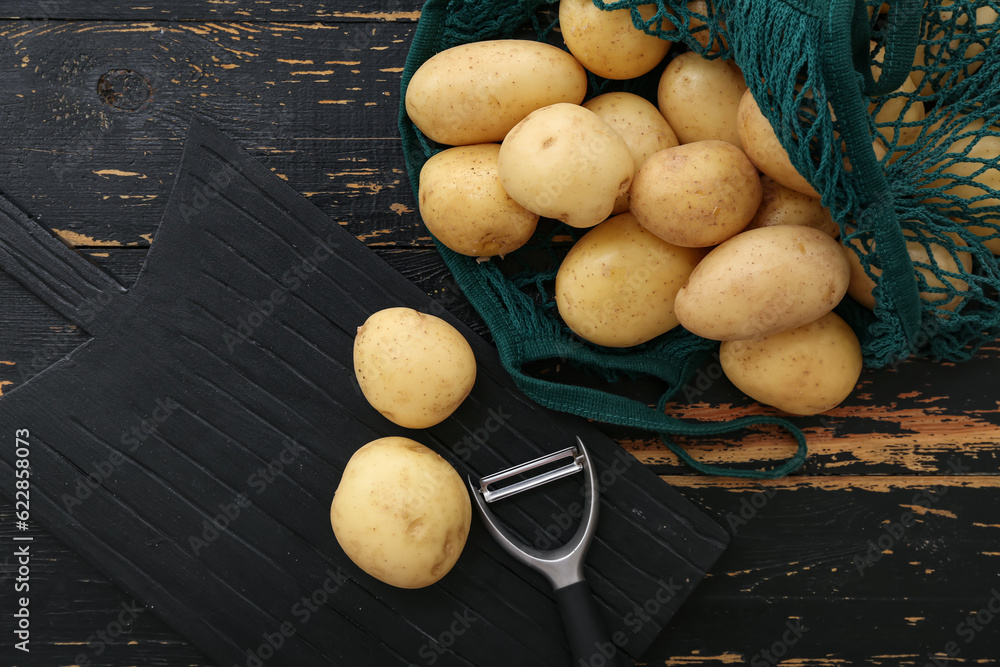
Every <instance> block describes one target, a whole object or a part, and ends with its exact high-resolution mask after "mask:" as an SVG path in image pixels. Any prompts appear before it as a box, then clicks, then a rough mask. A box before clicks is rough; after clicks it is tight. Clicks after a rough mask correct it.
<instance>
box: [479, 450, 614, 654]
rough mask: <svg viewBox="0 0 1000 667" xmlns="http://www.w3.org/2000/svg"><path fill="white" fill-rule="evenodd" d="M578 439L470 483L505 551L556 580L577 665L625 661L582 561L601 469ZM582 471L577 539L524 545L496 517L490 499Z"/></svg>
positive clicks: (593, 519)
mask: <svg viewBox="0 0 1000 667" xmlns="http://www.w3.org/2000/svg"><path fill="white" fill-rule="evenodd" d="M576 443H577V444H576V445H575V446H573V447H567V448H566V449H562V450H560V451H557V452H553V453H551V454H546V455H545V456H541V457H539V458H537V459H534V460H532V461H528V462H526V463H521V464H519V465H516V466H513V467H511V468H507V469H506V470H501V471H500V472H496V473H493V474H492V475H486V476H485V477H482V478H481V479H480V480H479V483H478V484H477V483H476V482H475V481H473V479H472V477H471V476H470V477H469V487H470V488H471V490H472V497H473V499H474V500H475V505H476V507H477V508H478V509H479V514H480V516H481V517H482V518H483V521H484V522H485V523H486V528H487V529H488V530H489V532H490V534H491V535H493V537H494V539H496V541H497V542H498V543H499V544H500V546H501V547H503V549H504V551H506V552H507V553H509V554H510V555H511V556H513V557H514V558H516V559H517V560H519V561H520V562H522V563H524V564H525V565H528V566H529V567H531V568H534V569H535V570H537V571H539V572H541V573H542V574H543V575H545V577H546V578H547V579H548V580H549V583H551V584H552V587H553V589H554V592H555V599H556V604H557V605H558V607H559V612H560V613H561V615H562V618H563V622H564V624H565V626H566V634H567V636H568V638H569V645H570V651H571V653H572V655H573V666H574V667H585V666H588V665H625V664H626V662H625V660H624V658H623V656H622V654H621V651H620V649H619V647H617V646H616V645H615V644H613V643H611V641H610V640H609V638H608V631H607V628H606V627H605V625H604V621H603V620H602V618H601V614H600V611H599V610H598V608H597V603H596V601H595V600H594V597H593V595H592V594H591V592H590V587H589V586H588V585H587V582H586V580H585V579H584V577H583V561H584V558H585V557H586V555H587V548H588V547H589V546H590V542H591V539H592V538H593V537H594V532H595V530H596V529H597V508H598V505H599V498H598V496H599V493H598V487H597V474H596V473H595V472H594V467H593V465H592V464H591V461H590V455H589V454H588V453H587V449H586V448H585V447H584V446H583V441H582V440H581V439H580V437H579V436H577V438H576ZM563 459H570V461H569V462H567V463H565V464H564V465H562V466H561V467H559V468H554V469H549V470H547V471H546V472H543V473H539V474H537V475H535V476H534V477H530V478H528V479H523V480H520V481H517V482H511V483H509V484H507V485H506V486H500V487H499V488H490V486H491V485H493V484H496V483H498V482H503V481H504V480H508V479H510V478H513V477H517V476H519V475H522V474H523V473H527V472H529V471H531V470H537V469H538V468H541V467H543V466H549V465H550V464H554V463H557V462H559V461H561V460H563ZM578 472H583V473H584V492H585V496H584V505H585V510H584V512H585V513H584V516H583V519H582V520H581V522H580V526H579V527H578V528H577V530H576V534H574V535H573V537H572V539H570V540H569V541H568V542H567V543H566V544H564V545H562V546H560V547H558V548H556V549H552V550H550V551H543V550H541V549H537V548H534V547H531V546H528V545H526V544H523V543H522V542H521V541H520V540H518V539H517V538H516V537H514V535H513V534H512V533H511V532H510V531H509V530H508V529H507V528H505V527H504V526H503V525H502V524H501V523H500V522H499V521H498V520H497V518H496V516H494V514H493V512H491V511H490V509H489V504H490V503H492V502H496V501H498V500H501V499H503V498H507V497H510V496H513V495H515V494H517V493H521V492H523V491H527V490H529V489H533V488H535V487H538V486H541V485H543V484H547V483H549V482H552V481H555V480H557V479H561V478H563V477H567V476H569V475H573V474H575V473H578Z"/></svg>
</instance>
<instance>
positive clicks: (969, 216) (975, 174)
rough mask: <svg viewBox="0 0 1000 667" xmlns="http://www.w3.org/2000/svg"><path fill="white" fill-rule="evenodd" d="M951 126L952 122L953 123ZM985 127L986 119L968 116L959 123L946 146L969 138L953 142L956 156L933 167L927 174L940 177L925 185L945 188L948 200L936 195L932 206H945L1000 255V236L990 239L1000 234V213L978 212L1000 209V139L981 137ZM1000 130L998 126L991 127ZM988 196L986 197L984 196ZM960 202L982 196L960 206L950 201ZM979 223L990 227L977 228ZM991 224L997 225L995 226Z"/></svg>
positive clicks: (981, 226)
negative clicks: (971, 118)
mask: <svg viewBox="0 0 1000 667" xmlns="http://www.w3.org/2000/svg"><path fill="white" fill-rule="evenodd" d="M943 121H944V119H941V120H938V121H937V122H935V123H933V124H932V125H931V127H930V128H928V130H927V131H928V133H930V132H933V131H935V130H936V129H937V127H938V126H940V124H941V123H942V122H943ZM949 124H950V123H949ZM984 125H985V122H984V120H983V119H973V120H972V121H968V120H966V119H965V118H964V117H963V118H961V120H960V121H959V127H961V129H960V130H958V131H956V132H953V133H951V134H950V135H946V136H945V138H944V139H942V140H940V141H941V142H942V143H943V142H945V141H951V139H952V135H956V134H959V132H961V133H962V134H965V135H966V136H964V137H962V138H960V139H957V140H955V141H951V143H950V145H949V146H948V153H951V154H952V155H951V156H949V157H946V158H945V159H944V160H943V161H941V162H940V163H938V164H935V165H931V166H929V167H928V168H927V169H926V171H929V172H933V171H937V170H938V169H939V167H940V171H937V174H936V175H937V178H935V179H934V180H933V181H931V182H929V183H927V185H925V186H923V187H926V188H944V190H943V194H944V195H947V196H948V198H946V197H939V196H933V197H928V198H927V199H925V201H926V202H929V203H937V204H942V206H941V207H940V208H941V210H943V211H945V212H946V213H947V212H948V211H954V213H955V215H954V216H953V218H952V219H953V220H955V221H956V222H959V223H961V224H963V225H964V226H965V227H966V229H968V230H969V231H971V232H972V233H974V234H976V235H977V236H980V237H983V241H982V242H983V245H985V246H986V247H987V248H989V249H990V251H991V252H992V253H993V254H994V255H1000V237H994V238H989V237H991V236H994V235H996V234H997V233H998V231H1000V214H997V213H987V212H977V211H976V209H978V208H982V207H990V208H997V207H1000V196H998V193H1000V168H998V167H997V164H998V162H1000V137H998V136H993V135H990V134H983V135H982V136H978V138H977V133H980V132H982V128H983V126H984ZM989 129H990V130H991V131H997V128H996V127H991V128H989ZM956 178H963V179H965V178H969V179H971V181H972V182H971V183H970V182H967V183H960V182H958V181H956ZM984 195H985V197H984ZM955 197H957V198H959V199H960V200H971V199H973V198H976V197H981V199H979V200H978V201H960V202H958V203H956V202H953V201H949V199H950V198H955ZM977 222H983V223H986V224H980V225H977V224H976V223H977ZM991 225H996V227H993V226H991Z"/></svg>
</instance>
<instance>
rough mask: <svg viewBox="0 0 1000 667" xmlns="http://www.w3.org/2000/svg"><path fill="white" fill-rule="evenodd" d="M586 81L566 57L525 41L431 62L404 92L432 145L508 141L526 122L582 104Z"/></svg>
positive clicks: (463, 49) (470, 47)
mask: <svg viewBox="0 0 1000 667" xmlns="http://www.w3.org/2000/svg"><path fill="white" fill-rule="evenodd" d="M586 94H587V73H586V71H584V69H583V66H582V65H580V63H579V62H577V61H576V59H574V58H573V56H571V55H570V54H568V53H566V52H565V51H563V50H562V49H560V48H558V47H556V46H552V45H550V44H545V43H542V42H536V41H529V40H522V39H495V40H487V41H483V42H472V43H470V44H462V45H460V46H455V47H452V48H450V49H446V50H444V51H442V52H440V53H438V54H436V55H434V56H432V57H430V58H428V59H427V60H426V61H425V62H424V63H423V64H422V65H421V66H420V67H418V68H417V71H416V72H414V73H413V76H412V77H411V79H410V82H409V84H408V85H407V87H406V98H405V104H406V113H407V114H408V115H409V117H410V120H412V121H413V123H414V124H415V125H416V126H417V127H418V128H419V129H420V131H421V132H423V133H424V134H425V135H426V136H427V137H429V138H430V139H431V140H433V141H436V142H438V143H442V144H449V145H452V146H460V145H467V144H484V143H490V142H497V141H502V140H503V138H504V136H505V135H506V134H507V132H509V131H510V129H511V128H512V127H514V126H515V125H516V124H517V123H518V122H519V121H520V120H521V119H522V118H524V117H525V116H527V115H528V114H529V113H531V112H532V111H534V110H535V109H540V108H542V107H544V106H547V105H549V104H555V103H556V102H570V103H572V104H579V103H580V102H582V101H583V98H584V96H585V95H586Z"/></svg>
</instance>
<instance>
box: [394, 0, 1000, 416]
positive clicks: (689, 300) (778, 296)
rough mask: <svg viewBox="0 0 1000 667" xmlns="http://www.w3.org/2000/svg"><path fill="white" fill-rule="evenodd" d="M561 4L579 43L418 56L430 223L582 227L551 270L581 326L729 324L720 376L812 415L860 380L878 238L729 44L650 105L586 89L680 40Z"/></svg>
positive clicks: (920, 247) (926, 253)
mask: <svg viewBox="0 0 1000 667" xmlns="http://www.w3.org/2000/svg"><path fill="white" fill-rule="evenodd" d="M649 7H650V8H651V7H652V6H649ZM559 18H560V27H561V31H562V36H563V39H564V41H565V44H566V46H567V49H568V50H563V49H560V48H558V47H556V46H551V45H548V44H543V43H537V42H530V41H520V40H504V39H501V40H492V41H485V42H478V43H473V44H467V45H464V46H458V47H455V48H452V49H448V50H446V51H443V52H441V53H439V54H437V55H435V56H434V57H432V58H430V59H429V60H428V61H426V63H425V64H424V65H423V66H422V67H420V68H419V69H418V70H417V71H416V72H415V73H414V75H413V77H412V79H411V81H410V83H409V86H408V88H407V91H406V99H405V104H406V109H407V112H408V114H409V117H410V119H411V120H412V121H413V122H414V124H415V125H416V126H417V127H418V128H419V129H420V130H421V131H422V132H423V133H424V134H425V135H426V136H427V137H429V138H430V139H432V140H433V141H436V142H439V143H441V144H445V145H446V146H449V147H446V148H445V149H444V150H442V151H441V152H439V153H438V154H436V155H434V156H433V157H431V158H430V159H429V160H428V161H427V163H426V165H425V166H424V168H423V170H422V171H421V173H420V183H419V191H418V199H419V206H420V213H421V215H422V217H423V219H424V221H425V223H426V225H427V227H428V229H429V231H430V232H431V233H432V234H434V235H435V237H436V238H437V239H438V240H439V241H440V242H441V243H443V244H444V245H446V246H447V247H449V248H451V249H452V250H454V251H456V252H458V253H462V254H465V255H470V256H475V257H480V258H488V257H491V256H495V255H498V256H503V255H504V254H506V253H509V252H511V251H513V250H515V249H517V248H518V247H520V246H521V245H523V244H524V243H526V242H527V240H528V239H529V238H531V236H532V234H533V233H534V231H535V227H536V224H537V222H538V219H539V218H540V217H545V218H552V219H555V220H559V221H561V222H563V223H565V224H567V225H569V226H571V227H576V228H584V229H588V230H589V231H587V232H586V233H585V234H584V235H583V236H582V237H581V238H580V239H579V240H578V241H577V242H576V243H575V244H574V245H573V247H572V248H571V249H570V251H569V252H568V254H567V255H566V257H565V259H564V260H563V261H562V263H561V265H560V266H559V269H558V274H557V278H556V284H555V300H556V304H557V306H558V311H559V314H560V316H561V317H562V319H563V320H564V322H565V323H566V325H567V326H568V327H569V328H570V329H571V330H572V331H573V332H575V333H576V334H577V335H579V336H580V337H581V338H583V339H585V340H587V341H590V342H592V343H595V344H598V345H603V346H610V347H629V346H634V345H640V344H642V343H645V342H647V341H650V340H652V339H653V338H656V337H657V336H660V335H662V334H664V333H666V332H668V331H670V330H671V329H673V328H674V327H676V326H678V325H679V326H682V327H684V328H685V329H688V330H689V331H691V332H693V333H695V334H697V335H699V336H702V337H705V338H709V339H712V340H718V341H721V353H720V354H721V361H722V366H723V369H724V370H725V372H726V375H727V376H728V377H729V378H730V379H731V380H732V382H733V383H734V384H735V385H736V386H737V387H738V388H740V389H741V390H742V391H743V392H745V393H746V394H747V395H748V396H750V397H751V398H753V399H755V400H758V401H760V402H762V403H765V404H767V405H770V406H773V407H776V408H778V409H780V410H782V411H785V412H788V413H792V414H800V415H811V414H816V413H820V412H825V411H827V410H830V409H831V408H833V407H835V406H837V405H838V404H839V403H841V402H842V401H843V400H844V399H845V398H846V397H847V396H848V395H849V393H850V392H851V391H852V389H853V388H854V386H855V385H856V383H857V380H858V377H859V375H860V372H861V369H862V355H861V349H860V345H859V342H858V339H857V337H856V335H855V333H854V332H853V331H852V329H851V328H850V327H849V326H848V325H847V324H846V323H845V322H844V321H843V320H842V319H841V318H840V317H839V316H838V315H836V314H835V313H834V312H833V310H834V308H835V307H836V306H837V305H838V303H839V302H840V301H841V299H843V298H844V297H845V296H846V295H848V294H850V295H851V296H852V297H854V298H855V299H857V300H858V301H859V302H860V303H862V304H863V305H865V306H867V307H869V308H874V305H875V296H874V280H873V277H872V276H871V275H869V273H868V272H866V271H865V270H864V268H863V267H862V265H861V262H860V261H859V259H858V256H857V255H858V253H865V252H870V251H871V250H872V248H871V246H870V245H865V246H862V245H861V244H860V243H854V244H852V247H851V248H845V247H844V246H843V245H842V244H841V243H840V241H839V240H838V236H839V233H840V230H839V228H838V226H837V224H836V223H835V222H834V221H833V219H832V217H831V215H830V212H829V210H828V209H826V208H825V207H824V206H823V205H822V203H821V202H820V200H819V193H818V192H817V191H816V189H815V188H814V187H813V186H812V185H811V184H810V183H809V182H808V181H807V180H806V179H805V178H804V177H803V176H802V175H801V174H800V173H799V172H798V171H796V169H795V168H794V166H793V165H792V163H791V161H790V159H789V156H788V154H787V153H786V151H785V150H784V148H783V147H782V145H781V143H780V142H779V140H778V138H777V136H776V134H775V132H774V130H773V128H772V127H771V125H770V123H769V122H768V120H767V119H766V118H765V116H764V114H763V113H762V112H761V109H760V107H759V105H758V102H757V100H755V99H754V97H753V96H752V94H751V93H750V91H749V90H748V88H747V85H746V82H745V81H744V78H743V74H742V73H741V72H740V70H739V69H738V67H737V66H736V65H735V64H734V63H732V62H730V61H724V60H721V59H715V60H707V59H704V58H702V57H701V56H699V55H698V54H696V53H693V52H687V53H682V54H680V55H678V56H676V57H675V58H673V59H672V60H671V61H670V62H669V63H667V64H666V66H665V68H664V69H663V71H662V75H661V76H660V79H659V86H658V90H657V99H656V101H655V104H654V102H653V101H651V100H647V99H645V98H643V97H640V96H638V95H635V94H631V93H625V92H613V93H606V94H603V95H599V96H597V97H594V98H592V99H589V100H585V99H584V98H585V95H586V93H587V72H592V73H594V74H597V75H599V76H602V77H605V78H610V79H628V78H633V77H637V76H640V75H642V74H645V73H648V72H650V71H652V70H653V69H654V68H656V67H657V66H658V65H659V64H660V63H661V62H662V61H663V59H664V58H665V56H666V54H667V52H668V50H669V47H670V44H669V42H665V41H664V40H660V39H658V38H656V37H653V36H650V35H647V34H646V33H644V32H642V31H640V30H638V29H636V28H635V27H634V26H633V24H632V19H631V15H630V13H629V10H627V9H624V10H617V11H610V12H608V11H604V10H599V9H597V8H596V7H594V6H593V3H592V1H591V0H562V1H561V2H560V5H559ZM876 56H877V54H876ZM876 60H877V57H876ZM874 69H875V70H877V69H878V68H877V67H875V68H874ZM916 86H917V84H916V83H914V82H913V81H908V82H907V84H904V86H903V87H902V88H901V91H902V92H904V93H905V92H911V91H912V90H915V89H916ZM900 99H902V98H900ZM874 111H875V107H873V112H874ZM900 117H902V120H904V121H907V122H921V121H923V119H924V109H923V106H922V104H920V103H919V102H918V103H914V104H909V105H906V104H905V102H902V103H896V102H895V101H894V100H890V101H889V103H885V104H883V105H881V107H880V108H878V118H877V120H878V121H879V122H883V123H886V122H893V121H895V120H896V119H897V118H900ZM917 134H919V132H918V133H917ZM914 136H915V135H914V134H913V133H912V132H909V131H907V132H905V133H903V134H902V135H901V136H888V135H885V136H882V135H876V136H875V137H873V148H874V149H875V151H876V154H877V155H878V156H879V157H880V158H882V157H885V155H886V143H888V144H889V145H895V146H896V147H900V146H905V143H906V142H907V141H912V140H913V138H914ZM988 149H989V150H994V149H993V147H992V146H990V147H988ZM998 154H1000V151H998ZM951 168H954V169H959V170H961V169H962V168H963V166H962V163H959V164H958V165H957V166H955V167H951ZM985 173H986V174H992V176H989V175H988V176H985V177H983V178H984V179H985V181H984V183H985V184H986V185H987V186H988V187H994V186H996V185H998V183H996V182H995V181H991V180H989V179H991V178H992V179H996V178H997V177H998V176H1000V172H998V171H997V170H996V169H992V170H985ZM977 178H979V177H977ZM986 231H987V232H991V230H986ZM954 240H956V241H957V242H961V241H960V239H958V237H957V236H955V237H954ZM909 249H910V255H911V257H912V258H913V260H914V261H915V262H916V263H918V264H919V263H922V264H925V265H927V264H931V263H932V261H933V262H934V263H936V264H938V265H940V266H942V267H943V268H945V269H952V270H954V271H956V272H960V271H962V270H968V269H969V268H970V267H971V255H969V253H964V252H959V253H954V252H950V251H948V250H946V249H945V248H944V247H943V246H940V245H937V244H936V242H935V239H933V238H912V239H911V243H910V244H909ZM938 249H940V250H941V252H940V253H938V252H937V250H938ZM967 255H968V256H967ZM918 270H919V271H921V272H922V273H923V274H924V277H925V279H926V281H927V284H928V285H929V286H930V291H929V292H928V293H926V294H923V297H924V298H925V299H927V300H929V301H932V302H935V306H936V307H937V308H939V309H940V310H941V311H948V310H949V309H954V308H956V307H958V305H960V302H961V299H960V298H950V299H946V298H945V297H946V296H947V295H946V294H945V293H944V291H935V290H934V288H935V287H950V288H954V289H957V290H960V291H961V290H963V289H965V288H966V287H967V286H966V285H965V284H964V283H962V282H961V281H959V280H958V279H957V278H956V279H954V280H951V281H950V284H949V285H946V284H945V283H943V282H941V281H940V279H938V278H935V277H934V275H933V274H932V273H931V271H930V270H928V269H926V268H919V269H918ZM875 273H876V276H877V269H875ZM935 280H936V281H937V283H935V282H934V281H935Z"/></svg>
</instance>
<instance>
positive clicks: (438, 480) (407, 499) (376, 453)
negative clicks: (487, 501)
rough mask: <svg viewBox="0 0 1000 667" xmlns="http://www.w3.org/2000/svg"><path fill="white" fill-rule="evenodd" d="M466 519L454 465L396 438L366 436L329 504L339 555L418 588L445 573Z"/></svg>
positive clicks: (468, 505) (467, 505) (467, 508)
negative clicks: (366, 440)
mask: <svg viewBox="0 0 1000 667" xmlns="http://www.w3.org/2000/svg"><path fill="white" fill-rule="evenodd" d="M471 522H472V502H471V501H470V500H469V492H468V489H467V488H466V486H465V483H464V482H463V481H462V478H461V477H460V476H459V475H458V473H457V472H456V471H455V469H454V468H453V467H452V466H451V464H449V463H448V462H447V461H445V460H444V459H443V458H441V456H440V455H439V454H437V453H436V452H434V451H432V450H430V449H428V448H427V447H425V446H424V445H422V444H420V443H419V442H416V441H415V440H410V439H409V438H403V437H388V438H380V439H378V440H373V441H372V442H369V443H368V444H367V445H365V446H364V447H362V448H361V449H359V450H358V451H356V452H355V453H354V455H353V456H352V457H351V459H350V460H349V461H348V462H347V466H346V467H345V468H344V475H343V477H341V480H340V485H339V486H338V487H337V492H336V495H334V498H333V502H332V503H331V505H330V523H331V524H332V525H333V532H334V535H336V537H337V542H339V543H340V546H341V547H342V548H343V549H344V553H346V554H347V556H348V557H349V558H350V559H351V560H352V561H353V562H354V564H355V565H357V566H358V567H360V568H361V569H362V570H364V571H365V572H367V573H368V574H370V575H371V576H373V577H375V578H376V579H378V580H379V581H382V582H384V583H387V584H389V585H391V586H396V587H399V588H423V587H424V586H430V585H431V584H433V583H435V582H436V581H438V580H440V579H441V578H442V577H444V575H446V574H448V572H449V571H450V570H451V568H452V566H454V565H455V562H456V561H457V560H458V557H459V556H460V555H461V553H462V549H463V548H464V547H465V540H466V538H467V537H468V535H469V527H470V525H471Z"/></svg>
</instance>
